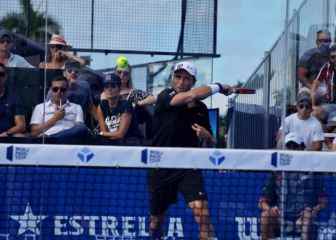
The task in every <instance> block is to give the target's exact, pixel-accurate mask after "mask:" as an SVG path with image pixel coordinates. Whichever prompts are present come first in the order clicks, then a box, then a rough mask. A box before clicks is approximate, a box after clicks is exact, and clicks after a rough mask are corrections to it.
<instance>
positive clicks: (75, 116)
mask: <svg viewBox="0 0 336 240" xmlns="http://www.w3.org/2000/svg"><path fill="white" fill-rule="evenodd" d="M43 105H45V119H44V121H45V122H46V121H48V120H49V119H50V118H51V117H52V116H53V115H54V113H55V111H56V109H57V106H56V104H53V103H52V102H51V101H50V100H49V101H47V102H46V103H40V104H38V105H36V107H35V108H34V111H33V114H32V117H31V120H30V124H31V125H32V124H42V123H43ZM63 106H64V109H65V116H64V118H63V119H61V120H58V121H57V122H56V124H55V125H54V126H52V127H51V128H49V129H48V130H47V131H45V134H46V135H52V134H56V133H58V132H61V131H64V130H67V129H70V128H72V127H74V126H75V125H76V123H83V122H84V120H83V110H82V107H81V106H80V105H78V104H75V103H71V102H69V101H67V102H66V103H65V104H64V105H63Z"/></svg>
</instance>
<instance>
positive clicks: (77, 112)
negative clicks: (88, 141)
mask: <svg viewBox="0 0 336 240" xmlns="http://www.w3.org/2000/svg"><path fill="white" fill-rule="evenodd" d="M50 89H51V99H50V100H47V101H46V102H44V103H41V104H38V105H37V106H36V107H35V108H34V111H33V114H32V117H31V121H30V124H31V134H32V136H35V137H36V136H39V137H41V136H43V135H46V136H47V137H50V138H51V139H52V140H54V141H56V142H57V143H72V142H76V141H79V140H81V139H83V138H85V137H87V135H88V132H87V128H86V127H85V125H84V123H83V111H82V108H81V106H80V105H78V104H75V103H72V102H70V101H69V100H68V99H67V98H66V95H67V90H68V80H67V79H66V78H65V77H63V76H59V77H56V78H54V79H53V80H52V81H51V87H50Z"/></svg>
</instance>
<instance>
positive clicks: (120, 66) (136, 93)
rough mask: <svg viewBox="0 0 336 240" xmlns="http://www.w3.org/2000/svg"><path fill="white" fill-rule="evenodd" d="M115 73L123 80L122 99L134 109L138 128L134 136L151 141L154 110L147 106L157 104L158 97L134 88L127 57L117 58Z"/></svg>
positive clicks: (134, 121)
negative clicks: (152, 113)
mask: <svg viewBox="0 0 336 240" xmlns="http://www.w3.org/2000/svg"><path fill="white" fill-rule="evenodd" d="M115 73H116V74H117V75H118V76H119V77H120V79H121V88H120V97H121V99H123V100H126V101H128V102H129V103H130V104H131V105H132V106H133V108H134V111H133V117H132V126H137V127H135V128H134V130H133V131H134V134H135V135H137V136H138V138H144V137H145V138H147V139H150V138H151V137H152V135H151V132H152V130H151V125H152V122H151V121H152V116H151V112H152V109H149V107H146V106H148V105H152V104H154V103H155V102H156V97H155V96H153V95H151V94H148V93H147V92H145V91H142V90H139V89H135V88H134V86H133V83H132V78H131V66H130V64H129V62H128V59H127V58H126V57H124V56H120V57H118V58H117V61H116V66H115ZM101 97H102V99H104V98H105V96H104V92H103V93H102V95H101Z"/></svg>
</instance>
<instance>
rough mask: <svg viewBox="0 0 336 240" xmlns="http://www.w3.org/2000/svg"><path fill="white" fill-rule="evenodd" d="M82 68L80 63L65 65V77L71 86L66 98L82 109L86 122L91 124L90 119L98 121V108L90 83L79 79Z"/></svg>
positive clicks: (67, 63)
mask: <svg viewBox="0 0 336 240" xmlns="http://www.w3.org/2000/svg"><path fill="white" fill-rule="evenodd" d="M80 67H81V66H80V64H79V63H78V62H74V61H67V62H66V63H65V69H64V71H63V75H64V77H65V78H66V79H67V80H68V85H69V87H68V90H67V96H66V97H67V99H68V100H69V101H70V102H72V103H76V104H78V105H80V106H81V107H82V110H83V114H84V120H85V122H86V123H87V124H91V122H90V120H91V118H90V117H92V119H93V120H96V119H97V116H96V106H95V105H94V103H93V95H92V92H91V88H90V85H89V83H88V82H87V81H85V80H80V79H78V76H79V72H80ZM51 94H52V92H51V90H49V92H48V95H47V100H49V99H51ZM92 125H93V124H92Z"/></svg>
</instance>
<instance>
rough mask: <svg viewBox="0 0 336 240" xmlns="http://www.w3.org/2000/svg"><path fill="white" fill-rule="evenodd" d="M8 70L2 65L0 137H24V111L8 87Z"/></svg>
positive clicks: (0, 71)
mask: <svg viewBox="0 0 336 240" xmlns="http://www.w3.org/2000/svg"><path fill="white" fill-rule="evenodd" d="M6 81H7V69H6V67H5V65H4V64H2V63H0V137H10V136H23V133H24V132H25V128H26V122H25V117H24V109H23V106H22V105H21V103H20V102H19V101H18V99H17V97H16V96H15V94H13V93H10V92H9V89H8V88H7V87H6Z"/></svg>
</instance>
